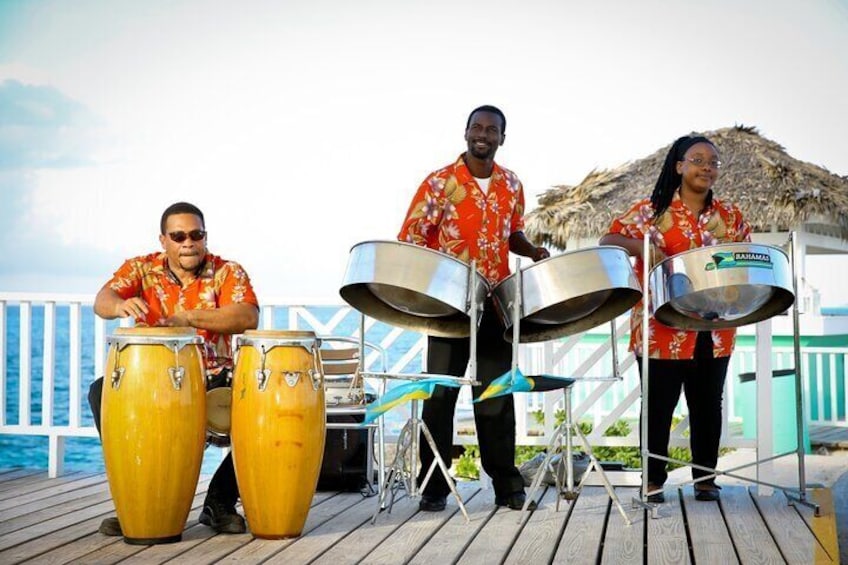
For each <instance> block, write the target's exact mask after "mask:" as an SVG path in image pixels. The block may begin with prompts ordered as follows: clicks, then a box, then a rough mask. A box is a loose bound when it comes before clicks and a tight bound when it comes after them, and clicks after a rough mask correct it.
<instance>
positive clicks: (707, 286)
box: [649, 243, 795, 330]
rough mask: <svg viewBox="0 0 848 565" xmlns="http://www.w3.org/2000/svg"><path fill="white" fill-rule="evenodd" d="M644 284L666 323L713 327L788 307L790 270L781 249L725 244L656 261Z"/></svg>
mask: <svg viewBox="0 0 848 565" xmlns="http://www.w3.org/2000/svg"><path fill="white" fill-rule="evenodd" d="M649 288H650V290H651V294H652V296H653V304H654V306H653V310H654V312H653V313H654V317H655V318H656V319H657V320H659V321H660V322H662V323H663V324H665V325H667V326H671V327H674V328H681V329H686V330H714V329H723V328H735V327H738V326H744V325H747V324H753V323H755V322H759V321H761V320H765V319H767V318H771V317H772V316H774V315H776V314H779V313H781V312H784V311H785V310H786V309H787V308H789V307H790V306H792V302H793V301H794V300H795V295H794V293H793V292H792V270H791V269H790V267H789V258H788V257H787V256H786V253H784V252H783V251H782V250H781V249H779V248H777V247H772V246H769V245H756V244H752V243H727V244H723V245H715V246H711V247H700V248H698V249H692V250H689V251H686V252H684V253H680V254H679V255H675V256H674V257H669V258H667V259H665V260H663V261H662V262H660V263H659V264H658V265H657V266H656V267H654V269H653V270H652V271H651V274H650V279H649Z"/></svg>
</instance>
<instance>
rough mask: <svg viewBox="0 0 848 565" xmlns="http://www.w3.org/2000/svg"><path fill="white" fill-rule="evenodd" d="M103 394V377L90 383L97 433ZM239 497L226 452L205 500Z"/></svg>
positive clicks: (230, 503) (221, 377) (233, 500)
mask: <svg viewBox="0 0 848 565" xmlns="http://www.w3.org/2000/svg"><path fill="white" fill-rule="evenodd" d="M227 376H228V375H225V374H223V373H222V374H221V375H218V376H216V377H215V378H213V379H212V381H211V382H210V383H209V384H210V386H209V387H208V388H215V386H218V385H216V384H215V383H216V382H218V381H219V380H221V381H223V380H225V379H226V377H227ZM102 394H103V377H100V378H99V379H97V380H95V381H94V382H93V383H91V386H90V387H89V389H88V405H89V406H90V407H91V414H92V415H93V416H94V425H95V426H97V433H98V434H99V433H100V406H101V400H102ZM238 497H239V491H238V483H236V471H235V468H234V467H233V454H232V452H230V453H228V454H227V456H226V457H225V458H224V460H223V461H221V464H220V465H219V466H218V469H217V470H216V471H215V474H214V475H213V476H212V480H211V481H210V483H209V489H208V490H207V491H206V500H207V501H209V500H215V501H218V502H221V503H223V504H226V505H227V506H235V504H236V501H237V500H238Z"/></svg>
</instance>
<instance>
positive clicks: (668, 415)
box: [637, 332, 730, 485]
mask: <svg viewBox="0 0 848 565" xmlns="http://www.w3.org/2000/svg"><path fill="white" fill-rule="evenodd" d="M729 362H730V358H729V357H719V358H717V359H716V358H713V352H712V339H711V338H710V333H709V332H699V333H698V342H697V345H696V347H695V358H694V359H649V360H648V379H649V380H648V388H649V390H648V451H650V452H651V453H652V454H655V455H662V456H664V457H668V442H669V438H670V436H671V421H672V416H673V414H674V408H675V406H677V402H678V400H680V389H681V387H682V389H683V393H684V394H685V395H686V404H687V406H688V407H689V431H690V436H689V444H690V449H691V450H692V462H693V463H695V464H696V465H701V466H703V467H709V468H711V469H715V466H716V465H717V464H718V448H719V443H720V441H721V424H722V417H721V402H722V396H723V395H724V380H725V378H726V376H727V366H728V363H729ZM637 365H638V366H639V375H640V377H641V376H642V362H641V359H640V358H637ZM640 438H641V436H640ZM710 474H712V473H710V472H709V471H702V470H700V469H696V468H694V467H693V468H692V478H693V479H698V478H700V477H705V476H707V475H710ZM667 478H668V472H667V471H666V462H665V461H661V460H659V459H655V458H653V457H649V458H648V482H650V483H653V484H656V485H662V484H664V483H665V481H666V479H667Z"/></svg>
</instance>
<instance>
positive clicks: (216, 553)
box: [180, 492, 337, 563]
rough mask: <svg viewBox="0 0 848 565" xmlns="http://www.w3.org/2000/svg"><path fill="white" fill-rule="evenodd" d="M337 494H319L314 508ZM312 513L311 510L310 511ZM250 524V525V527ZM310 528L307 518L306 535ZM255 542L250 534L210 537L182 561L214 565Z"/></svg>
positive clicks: (313, 499) (181, 558)
mask: <svg viewBox="0 0 848 565" xmlns="http://www.w3.org/2000/svg"><path fill="white" fill-rule="evenodd" d="M336 494H337V493H335V492H332V493H330V492H318V493H316V494H315V496H314V497H313V498H312V507H313V508H314V507H315V506H317V505H318V504H321V503H322V502H324V501H325V500H328V499H330V498H331V497H333V496H335V495H336ZM310 512H311V510H310ZM249 526H250V524H248V527H249ZM308 527H309V520H308V518H307V523H306V526H305V527H304V535H306V528H308ZM252 541H253V535H251V534H250V532H248V533H246V534H222V535H216V536H213V537H210V538H208V539H206V540H204V541H203V543H200V544H197V545H195V546H193V547H191V548H189V549H188V550H187V551H185V552H184V553H182V554H181V555H180V561H184V562H186V563H214V562H216V561H219V560H220V559H222V558H224V557H226V556H227V555H229V554H231V553H234V552H236V551H238V550H240V549H241V548H242V547H243V546H245V545H247V544H248V543H251V542H252Z"/></svg>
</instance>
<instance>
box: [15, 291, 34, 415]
mask: <svg viewBox="0 0 848 565" xmlns="http://www.w3.org/2000/svg"><path fill="white" fill-rule="evenodd" d="M20 316H21V319H20V325H19V328H20V334H19V336H18V339H19V340H20V349H19V351H20V365H19V367H20V374H19V380H18V391H19V394H20V397H19V399H18V425H20V426H29V425H32V414H30V403H31V402H32V303H31V302H21V305H20Z"/></svg>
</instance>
